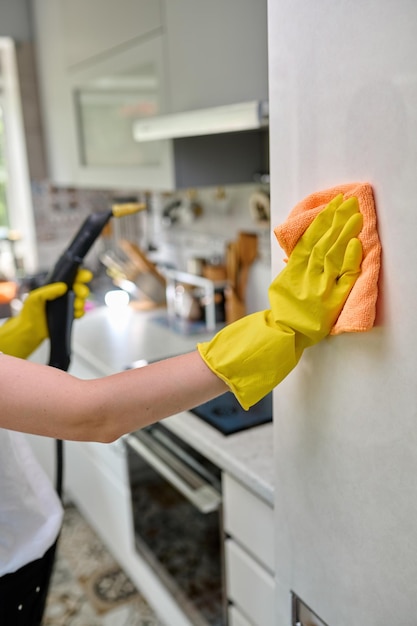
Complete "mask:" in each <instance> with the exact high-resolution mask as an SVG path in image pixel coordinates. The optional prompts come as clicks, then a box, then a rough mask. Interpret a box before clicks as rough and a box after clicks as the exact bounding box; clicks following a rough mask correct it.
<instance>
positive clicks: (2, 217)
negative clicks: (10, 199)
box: [0, 98, 9, 228]
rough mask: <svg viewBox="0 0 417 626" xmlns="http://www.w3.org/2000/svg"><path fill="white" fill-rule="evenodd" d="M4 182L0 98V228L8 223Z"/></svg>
mask: <svg viewBox="0 0 417 626" xmlns="http://www.w3.org/2000/svg"><path fill="white" fill-rule="evenodd" d="M6 184H7V172H6V157H5V146H4V120H3V103H2V101H1V98H0V228H3V227H7V226H8V224H9V221H8V217H7V200H6Z"/></svg>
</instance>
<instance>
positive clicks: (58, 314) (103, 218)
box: [45, 203, 146, 370]
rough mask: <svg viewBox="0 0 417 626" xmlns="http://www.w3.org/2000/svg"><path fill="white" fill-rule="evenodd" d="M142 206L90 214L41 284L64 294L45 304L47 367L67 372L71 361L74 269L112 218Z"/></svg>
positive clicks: (115, 206)
mask: <svg viewBox="0 0 417 626" xmlns="http://www.w3.org/2000/svg"><path fill="white" fill-rule="evenodd" d="M145 208H146V205H145V204H143V203H123V204H114V205H113V206H112V209H111V210H110V211H98V212H96V213H91V215H89V216H88V217H87V218H86V219H85V221H84V222H83V224H82V225H81V227H80V228H79V230H78V232H77V233H76V235H75V237H74V238H73V240H72V241H71V243H70V244H69V246H68V247H67V248H66V250H64V252H63V253H62V254H61V256H60V257H59V259H58V261H57V263H56V264H55V266H54V267H53V268H52V270H51V271H50V272H49V273H48V275H47V277H46V281H45V284H51V283H56V282H64V283H65V284H66V285H67V286H68V291H67V293H65V294H64V295H63V296H61V297H60V298H57V299H56V300H53V301H51V302H48V303H47V307H46V317H47V323H48V331H49V338H50V358H49V365H52V366H53V367H57V368H59V369H62V370H67V369H68V367H69V364H70V359H71V329H72V322H73V317H74V292H73V290H72V287H73V284H74V281H75V277H76V275H77V272H78V269H79V267H80V265H81V263H82V262H83V260H84V257H85V256H86V254H87V252H88V251H89V250H90V248H91V246H92V245H93V243H94V242H95V240H96V239H97V237H98V236H99V235H100V233H101V231H102V230H103V228H104V226H105V225H106V224H107V222H108V221H109V220H110V219H111V218H112V217H123V216H124V215H131V214H133V213H137V212H138V211H142V210H143V209H145Z"/></svg>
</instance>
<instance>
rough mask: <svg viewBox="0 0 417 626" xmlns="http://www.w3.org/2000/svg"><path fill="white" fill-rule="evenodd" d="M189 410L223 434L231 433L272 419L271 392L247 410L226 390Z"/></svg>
mask: <svg viewBox="0 0 417 626" xmlns="http://www.w3.org/2000/svg"><path fill="white" fill-rule="evenodd" d="M190 412H191V413H194V415H197V417H200V418H201V419H202V420H204V421H205V422H208V423H209V424H210V425H211V426H214V428H217V430H219V431H220V432H221V433H223V435H232V434H233V433H237V432H240V431H241V430H246V429H248V428H252V427H253V426H259V425H260V424H266V423H267V422H271V421H272V392H271V393H269V394H268V395H267V396H266V397H265V398H263V399H262V400H260V401H259V402H257V403H256V404H254V405H253V406H252V407H251V408H250V409H249V411H245V410H244V409H242V407H241V406H240V404H239V402H238V401H237V400H236V398H235V396H234V395H233V394H232V393H231V392H230V391H227V392H226V393H224V394H223V395H222V396H219V397H218V398H214V399H213V400H209V401H208V402H205V403H204V404H200V405H199V406H197V407H195V408H194V409H191V411H190Z"/></svg>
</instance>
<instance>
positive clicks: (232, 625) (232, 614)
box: [228, 604, 252, 626]
mask: <svg viewBox="0 0 417 626" xmlns="http://www.w3.org/2000/svg"><path fill="white" fill-rule="evenodd" d="M228 618H229V624H228V626H252V624H251V623H250V622H248V620H247V619H246V617H243V615H242V613H241V612H240V611H239V609H237V608H236V607H235V606H234V605H233V604H232V605H230V606H229V612H228Z"/></svg>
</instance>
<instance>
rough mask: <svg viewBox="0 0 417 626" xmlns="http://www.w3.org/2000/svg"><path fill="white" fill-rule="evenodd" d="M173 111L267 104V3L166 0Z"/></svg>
mask: <svg viewBox="0 0 417 626" xmlns="http://www.w3.org/2000/svg"><path fill="white" fill-rule="evenodd" d="M165 13H166V48H167V60H168V67H169V77H170V85H171V110H172V112H179V111H187V110H193V109H200V108H205V107H210V106H218V105H223V104H232V103H236V102H246V101H250V100H267V99H268V42H267V2H266V0H227V2H225V1H224V0H210V2H196V1H195V0H175V2H172V1H170V0H165Z"/></svg>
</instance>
